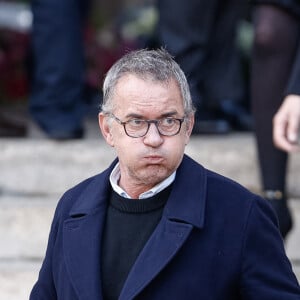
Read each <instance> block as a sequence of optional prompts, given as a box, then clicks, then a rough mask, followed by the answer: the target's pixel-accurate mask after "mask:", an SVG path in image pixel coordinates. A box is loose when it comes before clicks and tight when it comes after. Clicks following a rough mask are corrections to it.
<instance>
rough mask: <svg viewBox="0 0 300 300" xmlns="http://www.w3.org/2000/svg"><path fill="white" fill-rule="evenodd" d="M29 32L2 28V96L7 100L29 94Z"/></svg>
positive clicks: (0, 52) (0, 71)
mask: <svg viewBox="0 0 300 300" xmlns="http://www.w3.org/2000/svg"><path fill="white" fill-rule="evenodd" d="M29 39H30V37H29V34H26V33H20V32H14V31H10V30H6V29H2V30H0V97H1V98H3V99H0V100H5V101H14V100H20V99H24V98H26V97H27V95H28V90H29V83H28V69H27V67H28V66H27V65H26V63H27V59H28V48H29Z"/></svg>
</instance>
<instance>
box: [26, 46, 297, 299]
mask: <svg viewBox="0 0 300 300" xmlns="http://www.w3.org/2000/svg"><path fill="white" fill-rule="evenodd" d="M103 92H104V100H103V105H102V111H101V113H100V114H99V125H100V128H101V132H102V134H103V136H104V138H105V140H106V142H107V143H108V144H109V145H110V146H112V147H114V149H115V151H116V155H117V159H116V160H115V161H114V162H113V163H112V164H111V166H110V167H109V168H108V169H107V170H105V171H104V172H102V173H101V174H99V175H96V176H94V177H92V178H89V179H87V180H85V181H84V182H82V183H80V184H78V185H77V186H75V187H74V188H72V189H70V190H69V191H67V192H66V193H65V194H64V195H63V197H62V198H61V200H60V201H59V203H58V206H57V209H56V212H55V216H54V219H53V224H52V227H51V232H50V237H49V242H48V247H47V252H46V256H45V259H44V262H43V265H42V268H41V270H40V273H39V278H38V280H37V283H36V284H35V286H34V287H33V290H32V292H31V296H30V299H31V300H38V299H39V300H46V299H47V300H48V299H49V300H50V299H51V300H54V299H62V300H68V299H72V300H76V299H82V300H92V299H95V300H100V299H104V300H110V299H120V300H129V299H142V300H150V299H151V300H156V299H157V300H162V299H168V300H169V299H205V300H209V299H211V300H215V299H222V300H235V299H247V300H250V299H253V300H254V299H255V300H257V299H259V300H264V299H270V300H271V299H272V300H282V299H284V300H292V299H298V300H299V299H300V289H299V284H298V282H297V279H296V277H295V275H294V273H293V271H292V267H291V264H290V262H289V260H288V258H287V257H286V254H285V251H284V245H283V242H282V238H281V237H280V233H279V231H278V228H277V220H276V217H275V215H274V213H273V211H272V210H271V208H270V207H269V205H268V203H267V202H266V201H265V200H263V199H261V198H260V197H258V196H256V195H254V194H252V193H250V192H249V191H247V190H246V189H245V188H243V187H241V186H240V185H239V184H237V183H235V182H233V181H231V180H230V179H227V178H225V177H222V176H221V175H218V174H216V173H214V172H211V171H209V170H207V169H205V168H204V167H202V166H201V165H199V164H198V163H197V162H195V161H194V160H192V159H191V158H189V157H188V156H186V155H185V154H184V149H185V146H186V144H187V143H188V141H189V138H190V134H191V131H192V128H193V124H194V108H193V105H192V101H191V97H190V92H189V88H188V84H187V81H186V78H185V75H184V74H183V72H182V70H181V69H180V68H179V66H178V65H177V64H176V63H175V62H174V60H173V59H172V58H171V56H170V55H169V54H168V53H167V52H166V51H165V50H139V51H133V52H130V53H128V54H126V55H125V56H124V57H123V58H121V59H120V60H119V61H118V62H116V63H115V64H114V66H113V67H112V68H111V69H110V71H109V72H108V74H107V76H106V79H105V81H104V85H103ZM199 151H201V149H199Z"/></svg>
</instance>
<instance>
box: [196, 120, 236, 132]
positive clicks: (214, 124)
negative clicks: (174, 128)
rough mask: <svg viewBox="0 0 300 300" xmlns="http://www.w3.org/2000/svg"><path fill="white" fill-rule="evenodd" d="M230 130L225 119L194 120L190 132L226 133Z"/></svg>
mask: <svg viewBox="0 0 300 300" xmlns="http://www.w3.org/2000/svg"><path fill="white" fill-rule="evenodd" d="M230 131H231V127H230V125H229V123H228V122H227V121H225V120H217V119H216V120H195V124H194V128H193V131H192V134H227V133H229V132H230Z"/></svg>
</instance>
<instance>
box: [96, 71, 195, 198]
mask: <svg viewBox="0 0 300 300" xmlns="http://www.w3.org/2000/svg"><path fill="white" fill-rule="evenodd" d="M113 101H114V105H115V109H114V111H113V114H114V115H115V116H116V117H117V118H118V119H120V120H121V121H123V122H125V121H128V120H130V119H132V118H138V119H144V120H153V119H160V118H162V117H166V116H168V117H174V118H183V117H184V109H183V103H182V99H181V94H180V90H179V87H178V85H177V84H176V82H175V81H173V80H171V81H170V82H168V83H161V82H158V81H152V80H150V79H149V80H145V79H141V78H139V77H137V76H135V75H125V76H123V77H122V78H120V80H119V81H118V83H117V85H116V89H115V93H114V95H113ZM108 118H109V117H107V116H104V115H103V114H102V113H100V114H99V124H100V128H101V131H102V134H103V136H104V138H105V139H106V141H107V143H108V144H109V145H111V146H112V147H114V148H115V150H116V153H117V156H118V158H119V162H120V170H121V179H120V182H119V184H120V186H121V187H123V189H125V191H126V192H127V193H129V195H130V193H131V196H132V195H135V194H140V193H142V192H144V191H146V190H148V189H150V188H152V187H153V186H154V185H156V184H157V183H159V182H161V181H162V180H164V179H165V178H167V177H168V176H169V175H171V174H172V173H173V172H174V171H175V170H176V169H177V167H178V166H179V164H180V162H181V160H182V157H183V153H184V148H185V145H186V144H187V143H188V141H189V137H190V134H191V130H192V126H193V122H194V119H193V116H191V117H190V122H187V121H185V122H183V124H182V127H181V130H180V132H179V133H178V134H177V135H175V136H162V135H160V134H159V132H158V131H157V128H156V126H155V124H151V125H150V128H149V131H148V133H147V134H146V135H145V136H144V137H139V138H132V137H129V136H127V135H126V133H125V131H124V127H123V125H121V124H119V123H118V122H117V121H116V120H110V121H111V123H108ZM135 196H136V195H135Z"/></svg>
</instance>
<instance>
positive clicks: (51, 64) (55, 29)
mask: <svg viewBox="0 0 300 300" xmlns="http://www.w3.org/2000/svg"><path fill="white" fill-rule="evenodd" d="M82 3H83V2H81V1H78V0H64V1H61V0H33V1H32V11H33V16H34V20H33V32H32V48H33V70H34V71H33V85H32V95H31V99H30V111H31V114H32V117H33V119H34V120H35V121H36V122H37V123H38V124H39V126H40V127H41V128H42V129H43V130H44V131H45V132H46V133H47V134H48V135H49V136H50V137H53V138H69V137H70V138H72V137H80V136H81V135H82V118H83V113H84V104H83V88H84V51H83V37H82V30H83V26H82V25H83V24H82V17H83V16H82V13H83V12H84V10H83V9H82V5H83V4H82Z"/></svg>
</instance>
